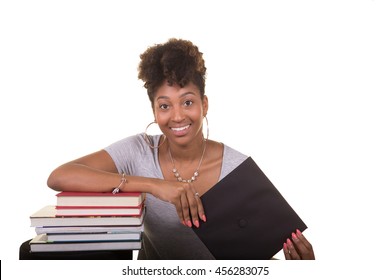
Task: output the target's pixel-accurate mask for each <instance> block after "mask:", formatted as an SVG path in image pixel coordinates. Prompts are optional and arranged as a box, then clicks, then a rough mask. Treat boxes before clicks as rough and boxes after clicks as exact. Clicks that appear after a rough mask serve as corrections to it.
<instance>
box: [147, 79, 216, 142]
mask: <svg viewBox="0 0 390 280" xmlns="http://www.w3.org/2000/svg"><path fill="white" fill-rule="evenodd" d="M207 109H208V100H207V96H204V97H203V100H202V99H201V96H200V92H199V89H198V88H197V87H196V86H195V85H194V84H193V83H189V84H188V85H186V86H185V87H183V88H181V87H180V86H179V85H177V84H174V85H172V86H169V85H168V83H166V82H165V83H164V84H163V85H162V86H161V87H160V88H159V89H158V90H157V92H156V95H155V97H154V105H153V111H154V116H155V119H156V122H157V123H158V125H159V127H160V129H161V131H162V132H163V133H164V134H165V136H167V138H168V140H169V141H171V142H173V143H176V144H178V145H188V144H190V143H191V142H192V141H193V140H194V139H203V136H202V124H203V117H204V116H205V115H206V114H207Z"/></svg>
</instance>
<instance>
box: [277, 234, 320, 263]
mask: <svg viewBox="0 0 390 280" xmlns="http://www.w3.org/2000/svg"><path fill="white" fill-rule="evenodd" d="M283 252H284V256H285V257H286V260H314V259H315V257H314V251H313V246H312V245H311V244H310V243H309V241H307V239H306V238H305V237H304V236H303V234H302V232H300V231H299V230H298V229H297V231H296V232H293V233H292V234H291V239H290V238H287V240H286V242H285V243H284V244H283Z"/></svg>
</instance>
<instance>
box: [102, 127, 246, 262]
mask: <svg viewBox="0 0 390 280" xmlns="http://www.w3.org/2000/svg"><path fill="white" fill-rule="evenodd" d="M159 138H160V135H155V136H153V137H152V143H153V145H157V143H158V141H159ZM105 150H106V151H107V152H108V153H109V154H110V156H111V158H112V159H113V161H114V162H115V165H116V168H117V169H118V173H126V174H128V175H132V176H143V177H151V178H159V179H164V178H163V174H162V172H161V168H160V163H159V160H158V149H151V148H150V147H149V146H148V144H147V143H146V141H145V140H144V138H143V135H142V134H137V135H134V136H130V137H127V138H125V139H123V140H120V141H118V142H116V143H114V144H112V145H110V146H108V147H106V148H105ZM246 158H247V156H245V155H243V154H241V153H240V152H238V151H236V150H234V149H232V148H230V147H228V146H226V145H224V151H223V160H222V169H221V175H220V178H219V180H221V179H222V178H223V177H225V176H226V175H227V174H229V173H230V172H231V171H232V170H233V169H235V168H236V167H237V166H238V165H240V164H241V163H242V162H243V161H244V160H245V159H246ZM145 203H146V204H145V205H146V209H147V211H146V217H145V221H144V234H143V247H142V250H141V251H140V252H139V255H138V256H139V258H140V259H166V260H179V259H194V260H201V259H214V257H213V255H212V254H211V253H210V251H209V250H208V249H207V248H206V246H205V245H204V244H203V243H202V241H201V240H200V239H199V238H198V237H197V235H196V234H195V233H194V232H193V230H192V229H191V228H189V227H186V226H183V225H182V224H181V222H180V220H179V217H178V215H177V212H176V209H175V207H174V205H173V204H171V203H168V202H165V201H162V200H160V199H158V198H156V197H154V196H153V195H151V194H147V195H146V202H145ZM206 216H207V213H206Z"/></svg>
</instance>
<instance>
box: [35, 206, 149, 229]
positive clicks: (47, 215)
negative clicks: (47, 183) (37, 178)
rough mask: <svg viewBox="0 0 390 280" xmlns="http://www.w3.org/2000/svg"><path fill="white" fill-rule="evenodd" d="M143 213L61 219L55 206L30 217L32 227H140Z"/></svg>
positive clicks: (45, 208) (43, 209)
mask: <svg viewBox="0 0 390 280" xmlns="http://www.w3.org/2000/svg"><path fill="white" fill-rule="evenodd" d="M144 215H145V211H142V214H141V215H136V216H90V217H89V216H82V217H62V216H58V215H57V210H56V206H54V205H48V206H45V207H43V208H42V209H40V210H39V211H37V212H36V213H34V214H32V215H31V216H30V221H31V226H32V227H43V226H140V225H141V224H142V223H143V218H144Z"/></svg>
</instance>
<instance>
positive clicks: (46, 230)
mask: <svg viewBox="0 0 390 280" xmlns="http://www.w3.org/2000/svg"><path fill="white" fill-rule="evenodd" d="M143 231H144V225H141V226H101V227H98V226H96V227H95V226H82V227H67V226H65V227H64V226H62V227H61V226H60V227H36V228H35V232H36V234H43V233H46V234H51V233H92V232H116V233H122V232H143Z"/></svg>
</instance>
